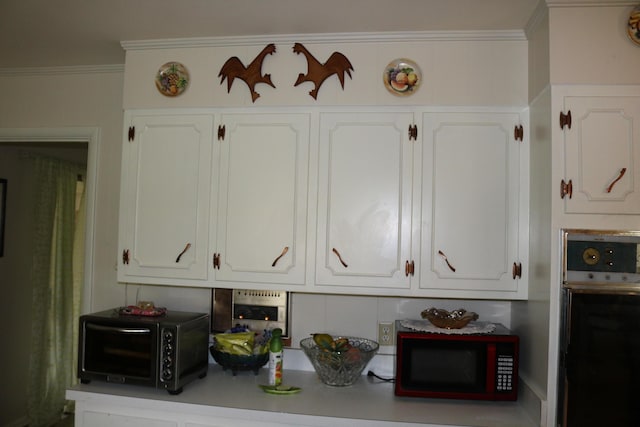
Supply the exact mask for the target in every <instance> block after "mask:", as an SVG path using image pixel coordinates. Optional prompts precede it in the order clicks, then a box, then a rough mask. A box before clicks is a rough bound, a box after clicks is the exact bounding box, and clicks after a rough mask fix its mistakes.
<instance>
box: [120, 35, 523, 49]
mask: <svg viewBox="0 0 640 427" xmlns="http://www.w3.org/2000/svg"><path fill="white" fill-rule="evenodd" d="M407 40H411V41H412V42H420V41H473V40H479V41H497V40H504V41H507V40H511V41H513V40H515V41H526V37H525V34H524V31H522V30H500V31H417V32H393V33H333V34H281V35H260V36H238V37H200V38H198V37H196V38H180V39H156V40H129V41H122V42H121V43H120V44H121V45H122V47H123V48H124V49H125V50H146V49H169V48H194V47H230V46H251V45H256V44H263V43H264V42H265V41H268V42H270V43H275V44H284V43H294V42H300V43H307V44H313V43H318V44H319V43H331V44H336V43H384V42H404V43H406V41H407Z"/></svg>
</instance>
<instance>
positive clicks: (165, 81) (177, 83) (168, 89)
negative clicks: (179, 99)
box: [156, 62, 189, 96]
mask: <svg viewBox="0 0 640 427" xmlns="http://www.w3.org/2000/svg"><path fill="white" fill-rule="evenodd" d="M188 85H189V72H188V71H187V69H186V67H185V66H184V65H182V64H181V63H179V62H167V63H166V64H164V65H163V66H162V67H160V69H159V70H158V74H156V88H157V89H158V91H159V92H160V93H161V94H163V95H165V96H178V95H180V94H181V93H182V92H184V91H185V90H186V89H187V86H188Z"/></svg>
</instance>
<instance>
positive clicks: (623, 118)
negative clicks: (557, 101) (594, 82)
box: [564, 96, 640, 214]
mask: <svg viewBox="0 0 640 427" xmlns="http://www.w3.org/2000/svg"><path fill="white" fill-rule="evenodd" d="M569 111H570V112H571V126H570V127H569V125H565V126H564V162H565V177H564V181H565V182H569V181H570V182H571V187H572V194H571V195H570V196H569V195H568V194H567V195H565V196H564V206H565V212H566V213H603V214H638V213H640V170H639V169H640V96H567V97H565V98H564V113H565V114H567V113H568V112H569Z"/></svg>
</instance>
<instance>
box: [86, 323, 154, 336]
mask: <svg viewBox="0 0 640 427" xmlns="http://www.w3.org/2000/svg"><path fill="white" fill-rule="evenodd" d="M87 329H93V330H95V331H103V332H118V333H123V334H148V333H150V332H151V329H149V328H120V327H117V326H103V325H96V324H93V323H88V324H87Z"/></svg>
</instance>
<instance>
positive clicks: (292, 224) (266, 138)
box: [214, 113, 310, 286]
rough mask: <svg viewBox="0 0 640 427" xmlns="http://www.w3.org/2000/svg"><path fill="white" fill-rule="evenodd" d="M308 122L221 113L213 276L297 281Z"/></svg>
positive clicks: (301, 266)
mask: <svg viewBox="0 0 640 427" xmlns="http://www.w3.org/2000/svg"><path fill="white" fill-rule="evenodd" d="M309 122H310V117H309V114H275V113H274V114H224V115H222V118H221V125H222V126H224V129H225V136H224V139H223V140H222V141H220V144H221V147H220V149H221V167H220V192H219V194H220V196H219V201H218V215H219V222H218V228H217V245H216V249H214V250H215V251H216V252H217V254H219V269H218V270H216V280H221V281H232V282H233V281H240V282H254V283H284V284H304V279H305V262H306V250H305V245H306V220H307V182H308V167H309V158H308V157H309ZM244 286H246V284H245V285H244Z"/></svg>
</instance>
